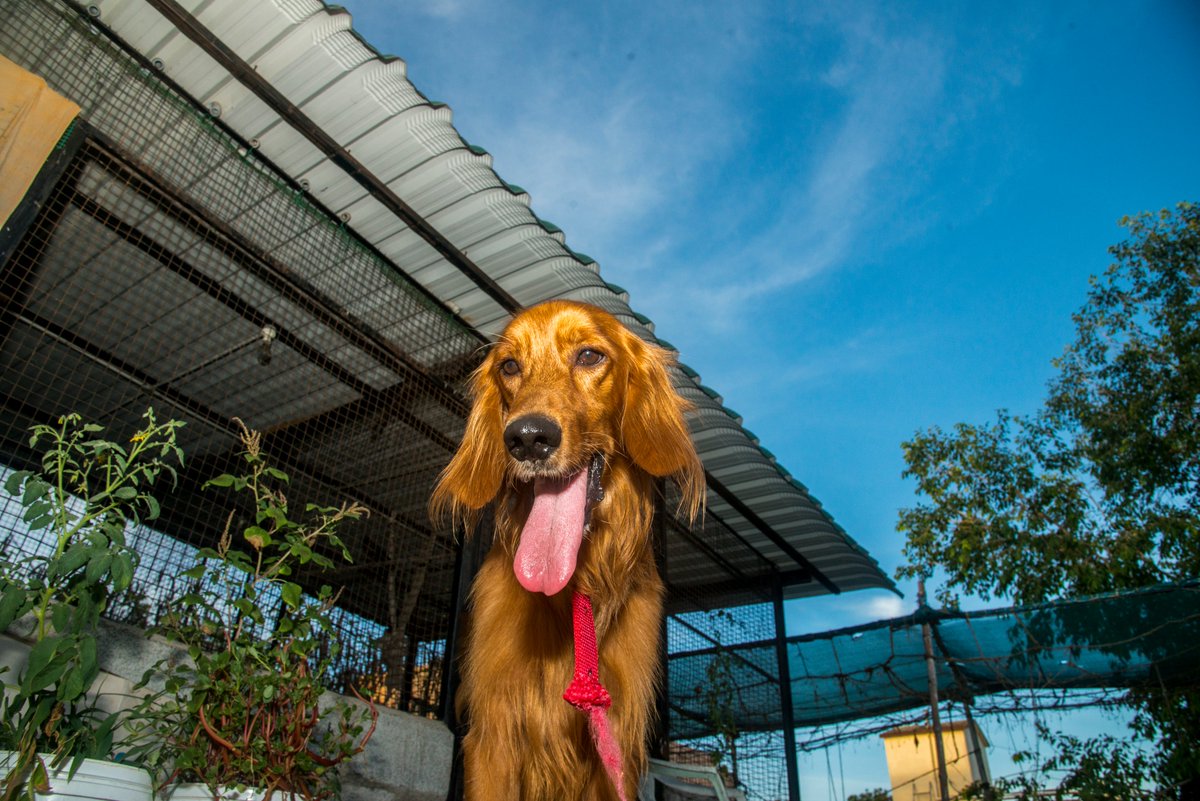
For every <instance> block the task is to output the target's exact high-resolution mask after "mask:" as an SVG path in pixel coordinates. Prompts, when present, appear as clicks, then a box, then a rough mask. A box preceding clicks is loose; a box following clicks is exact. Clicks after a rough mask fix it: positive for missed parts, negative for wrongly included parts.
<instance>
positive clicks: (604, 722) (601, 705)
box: [563, 590, 626, 801]
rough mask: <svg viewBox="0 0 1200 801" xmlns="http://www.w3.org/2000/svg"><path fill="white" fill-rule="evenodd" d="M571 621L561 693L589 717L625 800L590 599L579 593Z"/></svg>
mask: <svg viewBox="0 0 1200 801" xmlns="http://www.w3.org/2000/svg"><path fill="white" fill-rule="evenodd" d="M571 618H572V623H573V625H574V627H575V678H574V679H572V680H571V684H570V685H569V686H568V687H567V689H566V692H564V693H563V698H564V699H565V700H566V701H567V702H568V703H570V704H571V706H573V707H575V708H576V709H578V710H580V711H581V712H583V713H584V714H586V715H587V716H588V729H589V730H590V731H591V734H592V742H593V743H594V744H595V746H596V753H598V754H599V755H600V762H601V764H603V765H604V770H605V772H607V773H608V777H609V778H610V779H612V783H613V786H614V787H615V788H616V789H617V796H618V797H619V798H620V799H621V801H626V799H625V775H624V774H625V772H624V770H623V768H622V765H623V764H624V760H623V759H622V757H621V746H620V744H619V743H618V742H617V740H616V738H615V737H613V734H612V730H611V729H610V728H609V727H608V715H607V714H605V712H606V710H607V709H608V708H609V707H610V706H612V696H610V695H609V694H608V690H606V689H604V685H603V684H601V683H600V653H599V651H598V650H597V648H596V620H595V617H594V616H593V615H592V599H591V598H588V597H587V596H586V595H584V594H583V593H581V592H579V591H578V590H576V591H574V592H573V593H572V594H571Z"/></svg>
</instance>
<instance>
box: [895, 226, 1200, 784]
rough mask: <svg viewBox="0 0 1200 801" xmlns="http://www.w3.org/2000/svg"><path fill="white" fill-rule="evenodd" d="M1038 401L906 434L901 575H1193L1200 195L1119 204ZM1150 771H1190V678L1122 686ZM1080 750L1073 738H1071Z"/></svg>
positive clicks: (987, 594)
mask: <svg viewBox="0 0 1200 801" xmlns="http://www.w3.org/2000/svg"><path fill="white" fill-rule="evenodd" d="M1121 222H1122V225H1123V226H1124V227H1126V228H1127V229H1128V238H1127V239H1126V241H1124V242H1122V243H1121V244H1118V245H1116V246H1114V247H1112V248H1110V251H1109V252H1110V253H1111V255H1112V257H1113V259H1114V262H1113V264H1112V265H1111V266H1110V267H1109V268H1108V270H1107V271H1106V272H1105V273H1104V274H1103V275H1101V276H1098V277H1093V278H1092V280H1091V284H1090V290H1089V292H1088V296H1087V301H1086V303H1085V304H1084V306H1083V307H1082V308H1081V309H1080V310H1079V311H1078V312H1077V313H1076V314H1075V315H1074V318H1073V319H1074V321H1075V328H1076V337H1075V341H1074V342H1073V343H1072V344H1070V345H1069V346H1068V347H1067V348H1066V350H1065V351H1064V353H1063V355H1062V356H1061V357H1059V358H1058V359H1056V360H1055V362H1054V365H1055V367H1056V368H1057V371H1058V372H1057V375H1056V376H1055V377H1054V378H1053V379H1052V380H1051V382H1050V384H1049V386H1048V393H1047V397H1046V401H1045V404H1044V406H1043V408H1042V409H1041V410H1040V411H1038V412H1037V413H1036V414H1034V415H1031V416H1026V417H1018V416H1012V415H1010V414H1008V413H1007V412H1003V411H1001V412H1000V413H999V414H998V416H997V419H996V420H995V422H992V423H988V424H984V425H971V424H965V423H960V424H958V425H956V426H954V428H953V430H952V431H949V432H947V431H944V430H942V429H940V428H937V427H934V428H931V429H929V430H927V431H924V432H918V433H917V434H916V435H915V436H914V437H913V439H912V440H910V441H909V442H906V443H904V445H903V448H904V457H905V461H906V463H907V468H906V470H905V475H906V476H908V477H911V478H914V479H916V482H917V491H918V494H919V495H922V496H924V501H923V502H922V503H920V504H918V505H917V506H915V507H913V508H910V509H904V510H902V511H901V513H900V519H899V524H898V529H899V530H900V531H901V532H902V533H904V534H905V535H906V537H907V542H906V545H905V549H904V554H905V558H906V560H907V562H906V564H905V565H903V566H902V567H901V568H900V570H899V571H897V575H898V576H900V577H909V578H913V577H920V576H931V575H934V574H935V573H936V574H937V575H939V576H940V577H941V578H943V579H944V584H943V586H942V588H941V589H940V591H939V593H938V597H939V599H940V600H941V601H942V602H943V603H948V604H953V603H954V602H955V601H956V599H957V597H958V594H959V593H965V594H970V595H975V596H978V597H980V598H982V599H984V600H988V599H991V598H1005V599H1008V600H1011V601H1013V602H1015V603H1020V604H1024V603H1036V602H1039V601H1046V600H1053V599H1056V598H1061V597H1067V596H1073V595H1086V594H1092V593H1097V592H1104V591H1109V590H1120V589H1130V588H1136V587H1142V586H1146V585H1149V584H1154V583H1158V582H1163V581H1175V580H1180V579H1186V578H1193V577H1196V576H1200V207H1197V206H1196V205H1194V204H1190V203H1184V204H1180V205H1179V206H1178V207H1176V208H1175V209H1174V210H1167V211H1163V212H1161V213H1159V214H1140V215H1138V216H1136V217H1132V218H1125V219H1124V220H1122V221H1121ZM1131 702H1132V703H1134V705H1135V706H1136V707H1137V708H1138V710H1139V714H1138V716H1137V718H1136V720H1135V728H1137V729H1138V730H1139V731H1140V733H1142V734H1143V735H1146V736H1149V737H1153V738H1155V739H1157V740H1158V741H1159V742H1160V743H1162V744H1163V745H1164V748H1165V750H1164V757H1165V758H1164V759H1163V760H1162V762H1161V764H1160V766H1159V767H1160V768H1161V770H1160V771H1158V772H1159V773H1161V775H1160V776H1159V777H1158V778H1159V779H1160V780H1161V781H1162V782H1164V783H1168V784H1177V783H1180V782H1192V783H1193V786H1194V782H1195V781H1196V778H1195V777H1196V776H1197V775H1200V746H1197V745H1196V743H1200V690H1198V689H1196V688H1193V689H1191V690H1179V691H1171V692H1163V691H1162V690H1161V689H1160V690H1158V691H1156V692H1145V693H1138V692H1136V691H1135V692H1134V693H1133V694H1132V696H1131ZM1076 750H1077V751H1078V750H1080V749H1078V748H1077V749H1076Z"/></svg>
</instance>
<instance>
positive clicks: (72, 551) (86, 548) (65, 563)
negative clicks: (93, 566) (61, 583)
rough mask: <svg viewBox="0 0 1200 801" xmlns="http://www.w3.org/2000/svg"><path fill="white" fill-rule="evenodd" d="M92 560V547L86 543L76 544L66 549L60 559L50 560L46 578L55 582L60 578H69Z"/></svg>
mask: <svg viewBox="0 0 1200 801" xmlns="http://www.w3.org/2000/svg"><path fill="white" fill-rule="evenodd" d="M91 558H92V546H91V545H90V544H89V543H86V542H77V543H75V544H74V545H72V546H71V547H70V548H68V549H67V552H66V553H64V554H63V555H62V558H60V559H58V560H57V561H54V560H52V561H51V562H50V565H49V567H48V568H47V569H46V578H48V579H49V580H50V581H55V580H57V579H58V578H60V577H62V576H69V575H71V574H72V573H74V572H75V571H76V570H78V569H79V568H80V567H82V566H83V565H84V563H85V562H87V561H88V560H89V559H91Z"/></svg>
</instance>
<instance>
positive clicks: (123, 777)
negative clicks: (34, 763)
mask: <svg viewBox="0 0 1200 801" xmlns="http://www.w3.org/2000/svg"><path fill="white" fill-rule="evenodd" d="M14 757H15V754H14V753H13V752H12V751H0V777H3V776H4V775H6V774H7V773H8V769H9V766H10V765H11V764H12V761H13V759H14ZM50 759H51V757H50V755H49V754H42V760H43V761H44V762H45V763H46V765H47V766H49V765H50ZM69 770H70V762H69V761H68V762H67V764H65V765H63V766H62V767H61V768H59V769H58V770H51V771H50V777H49V779H50V792H48V793H36V794H35V795H34V798H36V799H38V801H84V800H85V799H86V801H152V799H153V798H154V786H153V785H152V784H151V781H150V774H149V773H147V772H146V771H144V770H142V769H141V768H138V767H134V766H133V765H123V764H121V763H120V762H109V761H107V760H104V759H85V760H83V764H81V765H80V766H79V770H77V771H75V775H74V776H72V777H71V778H67V773H68V772H69Z"/></svg>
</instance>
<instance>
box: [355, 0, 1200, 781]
mask: <svg viewBox="0 0 1200 801" xmlns="http://www.w3.org/2000/svg"><path fill="white" fill-rule="evenodd" d="M343 1H344V3H345V4H346V5H347V7H348V9H349V11H350V12H351V14H352V15H353V18H354V26H355V29H356V30H357V31H359V33H360V34H362V35H363V37H364V38H365V39H366V40H367V41H368V42H370V43H371V44H372V45H374V46H375V47H376V48H377V49H379V50H380V51H381V52H384V53H392V54H395V55H398V56H400V57H401V58H403V59H404V60H405V61H406V62H407V64H408V70H409V77H410V79H411V80H412V81H413V83H414V84H415V85H416V86H417V87H418V88H419V89H420V90H422V91H423V92H424V93H425V94H426V95H427V96H428V97H429V98H430V99H432V100H437V101H443V102H446V103H448V104H449V105H450V107H451V108H452V109H453V111H454V122H455V125H456V127H457V128H458V130H459V131H460V133H462V135H463V136H464V137H465V138H466V139H467V140H468V141H470V142H471V143H473V144H478V145H481V146H483V147H484V148H486V149H487V150H488V151H489V152H490V153H492V155H493V157H494V159H495V167H496V170H497V172H498V173H499V174H500V175H501V176H502V177H503V178H504V179H505V180H507V181H509V182H511V183H515V184H519V185H520V186H522V187H524V188H525V189H526V190H528V192H529V193H530V195H531V196H532V199H533V209H534V211H535V212H536V213H537V214H538V215H539V216H540V217H542V218H543V219H546V220H550V221H552V222H554V223H556V224H557V225H559V226H560V227H561V228H562V229H563V230H564V232H565V233H566V236H567V243H568V245H570V246H571V247H572V248H573V249H575V250H577V251H581V252H583V253H587V254H588V255H590V256H592V257H593V258H595V259H596V260H597V261H599V263H600V265H601V269H602V272H603V274H604V276H605V278H606V279H607V280H609V281H611V282H613V283H616V284H619V285H621V286H623V287H625V288H626V289H628V290H629V292H630V295H631V300H632V304H633V306H634V308H636V309H637V310H639V311H640V312H642V313H643V314H646V315H647V316H649V317H650V318H651V319H653V320H654V321H655V322H656V324H657V333H658V335H659V336H661V337H662V338H664V339H666V340H668V341H670V342H671V343H673V344H674V345H675V346H676V347H678V348H679V350H680V352H681V355H682V359H683V360H684V361H685V362H687V363H688V364H690V365H691V366H692V367H693V368H695V369H696V370H697V371H698V372H699V373H700V374H701V376H702V378H703V380H704V382H705V383H706V384H708V385H709V386H712V387H713V388H715V389H716V390H717V391H719V392H720V393H721V394H722V395H723V396H724V399H725V403H726V405H727V406H729V407H731V408H733V409H735V410H737V411H738V412H739V413H740V414H742V415H743V417H744V419H745V425H746V427H747V428H749V429H750V430H752V431H754V432H755V433H756V434H757V435H758V436H759V437H760V438H761V440H762V443H763V445H764V446H766V447H767V448H768V449H770V450H771V451H772V452H773V453H775V454H776V455H777V456H778V458H779V460H780V462H781V463H782V464H784V465H785V466H786V467H787V468H788V469H789V470H790V471H791V472H792V473H793V474H794V475H796V476H797V477H798V478H799V479H800V480H801V481H803V482H804V483H805V484H806V485H807V486H808V487H809V488H810V490H811V491H812V493H813V494H814V495H815V496H816V497H817V498H818V499H820V500H821V501H822V502H823V504H824V505H825V507H826V508H827V509H828V510H829V511H830V512H831V513H832V514H833V515H834V517H835V518H836V519H837V520H838V522H839V523H841V524H842V525H843V527H844V528H845V529H846V530H847V531H848V532H849V533H850V535H851V536H852V537H854V538H855V539H856V540H857V541H858V542H860V543H861V544H862V545H863V546H865V547H866V548H867V549H868V550H869V551H870V552H871V554H872V555H873V556H874V557H875V558H876V559H878V560H879V562H880V564H881V566H882V567H883V569H884V570H885V571H886V572H888V573H889V574H890V573H892V571H894V569H895V568H896V567H897V566H898V565H899V564H900V560H901V547H902V540H901V538H900V536H899V535H898V534H897V533H896V532H895V521H896V515H897V510H898V509H899V508H900V507H902V506H907V505H911V504H912V503H913V502H914V501H915V496H914V495H913V492H912V486H911V484H910V483H908V482H905V481H904V480H902V479H901V477H900V473H901V471H902V469H903V460H902V457H901V451H900V443H901V442H902V441H903V440H905V439H907V438H909V437H910V436H911V435H912V434H913V433H914V432H915V431H917V430H918V429H923V428H926V427H928V426H931V425H935V424H936V425H941V426H944V427H948V426H951V425H953V424H954V423H955V422H958V421H972V422H983V421H985V420H988V419H990V418H991V417H992V416H993V415H994V411H995V410H996V409H997V408H1001V407H1003V408H1008V409H1010V410H1012V411H1014V412H1017V413H1025V412H1031V411H1033V410H1034V409H1035V408H1036V407H1037V405H1038V403H1039V401H1040V399H1041V398H1042V396H1043V394H1044V387H1045V383H1046V381H1047V380H1048V379H1049V377H1050V376H1051V374H1052V368H1051V366H1050V360H1051V359H1052V358H1053V357H1055V356H1056V355H1057V354H1059V353H1060V352H1061V351H1062V348H1063V347H1064V346H1065V345H1066V344H1067V342H1068V341H1069V340H1070V339H1071V335H1072V325H1071V321H1070V315H1071V313H1072V311H1074V310H1075V309H1076V308H1078V307H1079V306H1080V305H1081V303H1082V302H1083V299H1084V294H1085V291H1086V286H1087V277H1088V276H1089V275H1090V274H1093V273H1098V272H1101V271H1103V269H1104V268H1105V267H1106V266H1107V265H1108V263H1109V261H1110V260H1109V258H1108V254H1107V251H1106V248H1107V247H1108V246H1109V245H1111V244H1113V243H1115V242H1117V241H1119V240H1120V239H1121V238H1122V231H1121V229H1120V228H1119V227H1118V225H1117V220H1118V219H1119V218H1120V217H1121V216H1122V215H1126V214H1132V213H1136V212H1139V211H1143V210H1158V209H1161V208H1164V207H1168V206H1173V205H1174V204H1175V203H1177V202H1179V201H1182V200H1200V156H1198V155H1197V153H1198V152H1200V150H1198V147H1197V141H1200V7H1198V6H1197V5H1196V4H1195V3H1192V2H1188V1H1187V0H1162V1H1161V2H1139V3H1132V2H1130V3H1094V2H1093V3H1076V2H1054V3H1046V2H1004V3H999V2H995V3H993V2H986V3H968V2H959V3H950V2H906V3H861V2H837V3H833V2H830V3H821V4H816V3H813V4H809V3H804V4H801V3H765V4H756V3H748V2H747V3H715V2H698V1H696V0H692V1H690V2H659V3H632V2H621V3H604V2H597V3H542V2H527V3H513V2H506V1H505V0H434V1H433V2H426V3H422V2H416V0H410V1H409V2H404V3H398V2H394V0H387V1H386V2H385V1H384V0H343ZM901 589H902V590H904V592H905V594H906V596H907V597H906V598H905V599H903V600H900V599H896V598H894V597H893V596H891V595H889V594H886V593H873V592H872V593H856V594H853V595H848V596H845V597H842V598H837V599H830V600H821V601H806V602H804V603H797V604H795V605H793V606H792V607H791V608H790V609H789V628H790V630H791V633H804V632H808V631H817V630H822V629H825V628H829V627H833V626H840V625H848V624H851V623H856V622H862V621H865V620H870V619H875V618H879V617H887V616H891V615H894V614H900V613H903V612H906V611H909V610H910V609H911V608H912V604H913V602H914V591H913V587H911V586H909V585H904V584H902V585H901ZM1087 725H1091V724H1087ZM995 739H996V738H995V737H993V740H995ZM864 747H865V746H864ZM870 747H871V748H877V744H875V743H872V744H870ZM880 753H881V749H880ZM995 760H996V756H995V755H994V756H993V761H994V762H995ZM813 770H814V771H817V768H813ZM818 772H819V773H820V777H821V778H820V781H821V783H822V786H821V787H819V788H817V789H816V790H814V791H812V792H810V793H808V794H806V795H805V797H806V798H813V797H817V798H823V797H825V791H824V787H823V783H824V778H823V777H824V776H825V774H826V770H825V765H824V761H823V757H821V764H820V765H819V771H818ZM856 775H857V774H856ZM812 781H816V779H812ZM864 781H865V782H866V785H867V786H878V785H880V784H886V773H884V774H883V775H882V777H879V776H876V775H875V774H871V778H867V779H864ZM847 789H848V791H851V792H852V791H853V788H851V787H850V786H849V785H848V786H847ZM813 793H815V795H814V794H813Z"/></svg>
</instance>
